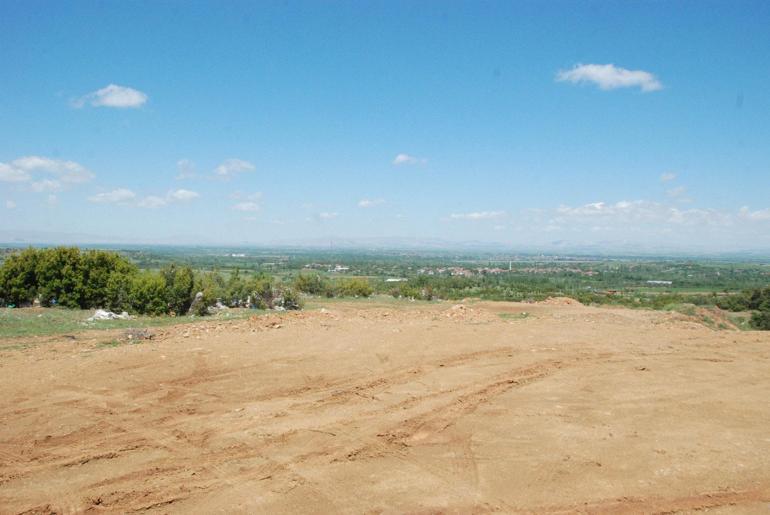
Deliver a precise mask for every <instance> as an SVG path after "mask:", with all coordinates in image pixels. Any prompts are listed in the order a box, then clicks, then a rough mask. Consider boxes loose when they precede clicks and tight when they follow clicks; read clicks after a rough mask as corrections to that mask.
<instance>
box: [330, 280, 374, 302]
mask: <svg viewBox="0 0 770 515" xmlns="http://www.w3.org/2000/svg"><path fill="white" fill-rule="evenodd" d="M336 291H337V294H338V295H339V296H341V297H368V296H370V295H371V294H372V293H373V292H374V289H373V288H372V286H371V285H370V284H369V281H368V280H367V279H362V278H355V279H344V280H342V281H340V282H339V284H338V285H337V288H336Z"/></svg>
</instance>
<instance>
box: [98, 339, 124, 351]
mask: <svg viewBox="0 0 770 515" xmlns="http://www.w3.org/2000/svg"><path fill="white" fill-rule="evenodd" d="M125 343H127V342H121V341H120V340H110V341H107V342H100V343H97V344H96V346H97V347H98V348H100V349H106V348H110V347H120V346H121V345H123V344H125Z"/></svg>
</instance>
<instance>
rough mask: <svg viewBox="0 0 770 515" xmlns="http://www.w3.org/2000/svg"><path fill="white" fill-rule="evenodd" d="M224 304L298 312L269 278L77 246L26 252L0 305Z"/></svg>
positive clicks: (137, 309)
mask: <svg viewBox="0 0 770 515" xmlns="http://www.w3.org/2000/svg"><path fill="white" fill-rule="evenodd" d="M217 302H221V303H223V304H224V305H226V306H229V307H234V306H243V307H254V308H260V309H270V308H275V307H281V308H285V309H300V308H301V305H302V300H301V299H300V297H299V295H298V294H297V292H296V290H295V289H293V288H291V287H290V286H287V285H283V284H281V283H280V282H277V281H276V280H275V279H274V278H273V277H271V276H269V275H266V274H251V275H241V274H240V273H239V272H237V271H236V272H235V273H233V274H230V276H229V278H227V279H225V277H223V276H222V275H221V274H219V273H217V272H195V271H193V270H192V269H191V268H190V267H189V266H177V265H175V264H170V265H167V266H165V267H164V268H162V269H161V270H159V271H150V270H139V268H138V267H137V266H136V265H134V264H133V263H131V262H130V261H129V260H127V259H126V258H124V257H123V256H121V255H120V254H118V253H115V252H107V251H101V250H85V251H84V250H80V249H78V248H77V247H56V248H47V249H36V248H28V249H26V250H23V251H21V252H17V253H14V254H11V255H10V256H9V257H8V258H7V259H6V260H5V261H4V262H3V264H2V266H1V267H0V304H2V305H5V306H25V305H32V304H34V303H39V304H40V305H41V306H44V307H48V306H63V307H67V308H80V309H93V308H104V309H109V310H113V311H129V312H131V313H138V314H147V315H163V314H178V315H181V314H187V313H188V312H191V313H193V314H197V315H205V314H206V313H208V311H209V308H210V307H211V306H213V305H215V304H216V303H217Z"/></svg>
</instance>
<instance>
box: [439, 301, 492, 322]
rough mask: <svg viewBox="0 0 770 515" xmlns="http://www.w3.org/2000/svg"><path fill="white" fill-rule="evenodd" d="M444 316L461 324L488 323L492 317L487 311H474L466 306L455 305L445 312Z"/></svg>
mask: <svg viewBox="0 0 770 515" xmlns="http://www.w3.org/2000/svg"><path fill="white" fill-rule="evenodd" d="M444 316H446V317H447V318H449V319H451V320H457V321H461V322H468V321H469V322H486V321H489V320H490V315H489V313H487V312H486V311H482V310H479V309H474V308H471V307H468V306H466V305H465V304H455V305H454V306H452V307H451V308H449V309H448V310H446V311H445V312H444Z"/></svg>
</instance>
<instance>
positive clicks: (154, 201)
mask: <svg viewBox="0 0 770 515" xmlns="http://www.w3.org/2000/svg"><path fill="white" fill-rule="evenodd" d="M198 197H200V194H199V193H198V192H197V191H190V190H182V189H180V190H173V191H169V192H168V193H166V196H165V197H160V196H158V195H148V196H146V197H144V198H143V199H141V200H140V201H139V202H137V204H136V205H137V206H139V207H143V208H148V209H156V208H159V207H163V206H166V205H168V204H171V203H174V202H188V201H190V200H194V199H196V198H198Z"/></svg>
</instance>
